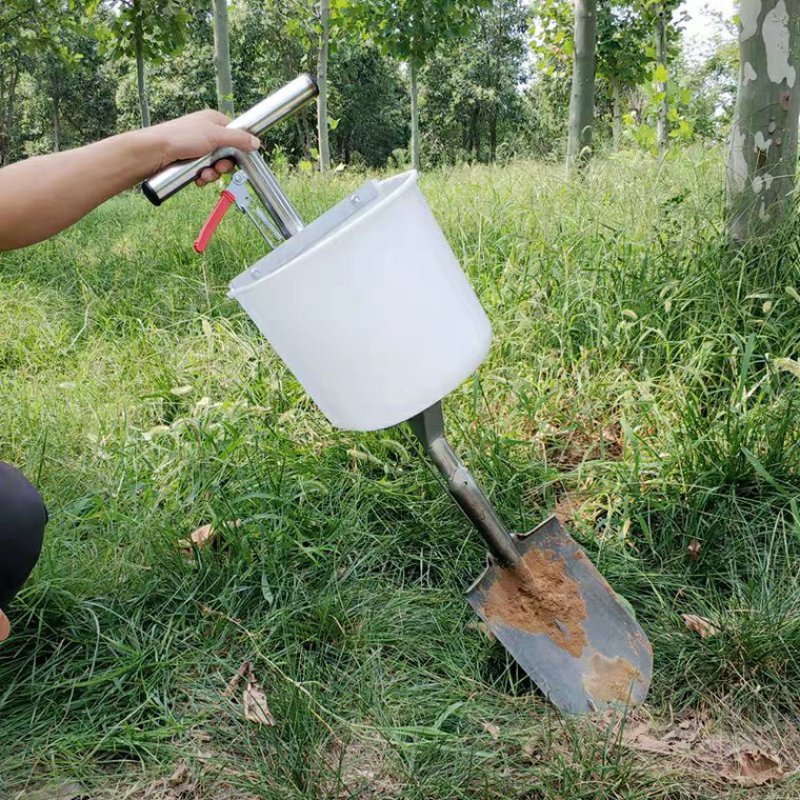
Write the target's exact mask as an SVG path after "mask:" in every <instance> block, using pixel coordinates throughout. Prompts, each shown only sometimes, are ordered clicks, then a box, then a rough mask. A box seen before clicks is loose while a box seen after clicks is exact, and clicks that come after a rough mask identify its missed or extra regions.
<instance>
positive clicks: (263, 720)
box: [242, 673, 275, 727]
mask: <svg viewBox="0 0 800 800" xmlns="http://www.w3.org/2000/svg"><path fill="white" fill-rule="evenodd" d="M250 677H251V678H252V673H251V674H250ZM242 700H243V703H244V718H245V719H246V720H247V721H248V722H255V723H256V724H257V725H269V726H270V727H272V726H273V725H275V717H273V716H272V712H271V711H270V710H269V706H268V705H267V696H266V695H265V694H264V690H263V689H262V688H261V684H259V683H258V681H255V680H248V681H247V686H245V689H244V695H243V697H242Z"/></svg>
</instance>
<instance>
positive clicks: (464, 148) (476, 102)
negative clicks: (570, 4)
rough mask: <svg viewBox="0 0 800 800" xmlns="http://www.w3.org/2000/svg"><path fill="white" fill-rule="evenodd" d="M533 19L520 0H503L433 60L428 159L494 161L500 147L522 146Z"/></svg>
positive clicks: (428, 82) (427, 101) (426, 77)
mask: <svg viewBox="0 0 800 800" xmlns="http://www.w3.org/2000/svg"><path fill="white" fill-rule="evenodd" d="M528 22H529V20H528V10H527V8H526V6H525V5H524V4H523V3H521V2H519V0H498V1H497V2H494V3H493V4H492V6H491V7H490V8H488V9H486V10H484V11H482V12H480V14H479V16H478V19H477V21H476V24H475V26H474V27H473V30H472V32H471V33H470V34H469V35H468V36H467V37H466V38H464V39H463V41H460V42H458V43H454V45H452V46H450V47H447V48H441V49H440V50H438V51H437V53H436V54H435V56H433V57H432V58H431V59H430V60H429V63H428V65H427V67H426V68H425V71H424V72H423V74H422V79H423V82H424V84H425V86H426V90H425V93H424V96H423V99H422V104H423V120H424V121H423V147H424V152H425V153H426V156H427V158H426V160H427V161H430V162H431V163H453V162H455V161H460V160H463V159H475V160H477V161H493V160H495V157H496V155H497V150H498V147H499V148H501V149H502V150H506V151H507V150H508V149H509V148H514V149H515V150H518V149H519V144H520V142H519V137H520V134H521V130H522V128H523V127H524V124H525V119H524V111H523V105H522V99H521V96H520V92H519V87H520V86H521V85H523V83H524V82H525V80H526V78H527V74H526V72H527V69H526V67H527V64H526V57H527V42H526V31H527V28H528ZM502 150H501V151H502Z"/></svg>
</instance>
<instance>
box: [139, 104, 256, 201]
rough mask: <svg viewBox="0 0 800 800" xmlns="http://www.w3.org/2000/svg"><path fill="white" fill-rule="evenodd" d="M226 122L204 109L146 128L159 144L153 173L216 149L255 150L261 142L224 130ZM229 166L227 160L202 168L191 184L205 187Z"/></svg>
mask: <svg viewBox="0 0 800 800" xmlns="http://www.w3.org/2000/svg"><path fill="white" fill-rule="evenodd" d="M228 122H230V120H229V119H228V118H227V117H226V116H225V115H224V114H222V113H221V112H219V111H212V110H211V109H206V110H205V111H195V112H194V113H193V114H187V115H186V116H184V117H178V118H177V119H173V120H170V121H169V122H162V123H161V124H160V125H154V126H153V127H152V128H149V129H148V132H149V133H150V134H151V135H154V136H157V137H158V139H159V141H160V143H161V144H160V153H161V163H160V165H159V166H158V167H157V169H156V170H154V171H155V172H157V171H159V170H161V169H163V168H164V167H166V166H167V165H168V164H171V163H172V162H173V161H178V160H180V159H187V158H200V157H201V156H204V155H206V153H210V152H211V151H212V150H216V149H218V148H220V147H236V148H237V149H239V150H245V151H249V150H257V149H258V147H259V146H260V144H261V142H259V140H258V138H257V137H255V136H253V134H251V133H248V132H247V131H243V130H238V129H237V128H228V127H226V126H227V124H228ZM233 167H234V163H233V161H231V160H230V159H229V158H223V159H220V160H219V161H217V162H216V164H214V166H213V167H206V169H204V170H203V171H202V172H201V173H200V175H198V177H197V179H196V181H195V183H196V184H197V185H198V186H205V184H207V183H211V182H212V181H215V180H217V179H218V178H219V177H220V175H222V174H223V173H224V172H230V171H231V170H232V169H233Z"/></svg>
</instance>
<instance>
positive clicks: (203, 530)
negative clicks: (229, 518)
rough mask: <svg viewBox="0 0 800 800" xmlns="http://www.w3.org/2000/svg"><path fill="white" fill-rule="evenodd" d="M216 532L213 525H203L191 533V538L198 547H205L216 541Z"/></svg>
mask: <svg viewBox="0 0 800 800" xmlns="http://www.w3.org/2000/svg"><path fill="white" fill-rule="evenodd" d="M215 536H216V532H215V531H214V528H212V527H211V525H201V526H200V527H199V528H198V529H197V530H194V531H192V532H191V533H190V534H189V539H191V541H193V542H194V543H195V544H196V545H197V546H198V547H204V546H205V545H208V544H211V543H212V542H213V541H214V537H215Z"/></svg>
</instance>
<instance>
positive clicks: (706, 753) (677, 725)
mask: <svg viewBox="0 0 800 800" xmlns="http://www.w3.org/2000/svg"><path fill="white" fill-rule="evenodd" d="M638 713H639V714H641V713H642V712H638ZM712 727H713V726H712V725H711V724H710V723H709V722H708V720H707V719H706V718H705V717H704V716H702V715H698V714H693V713H690V714H687V715H685V716H684V717H682V718H679V719H675V720H672V721H671V722H670V723H668V724H666V725H657V724H655V723H654V722H653V721H652V720H650V719H647V718H644V717H643V716H639V717H636V716H635V715H630V716H629V717H628V718H627V719H624V720H620V721H619V722H618V723H617V729H616V733H617V736H618V741H619V742H620V744H621V745H623V746H624V747H628V748H630V749H633V750H637V751H639V752H642V753H652V754H655V755H658V756H671V757H672V758H673V759H679V760H681V761H682V762H683V763H684V764H693V765H694V766H696V767H699V768H701V769H702V770H703V773H704V774H705V776H707V777H714V778H720V779H722V780H723V781H725V782H726V783H731V784H736V785H738V786H742V787H754V786H763V785H765V784H768V783H773V782H775V781H779V780H781V779H782V778H784V777H786V775H787V770H786V768H785V766H784V763H783V760H782V759H781V758H780V757H779V756H778V755H776V754H772V753H769V752H767V750H766V749H765V748H764V747H760V746H758V745H756V744H754V743H752V742H748V741H741V740H738V741H737V740H735V739H734V738H733V737H729V736H725V735H723V734H721V733H714V732H712V730H711V728H712Z"/></svg>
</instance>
